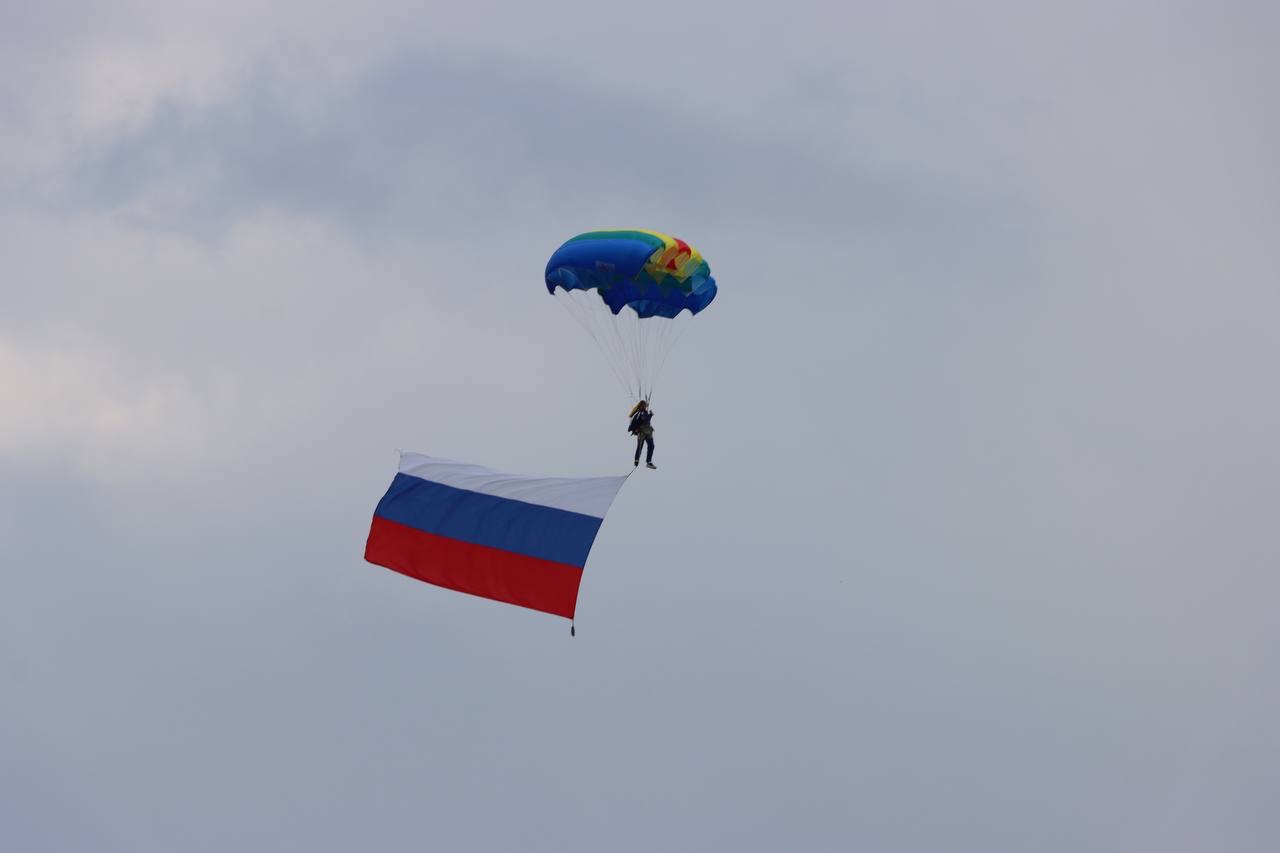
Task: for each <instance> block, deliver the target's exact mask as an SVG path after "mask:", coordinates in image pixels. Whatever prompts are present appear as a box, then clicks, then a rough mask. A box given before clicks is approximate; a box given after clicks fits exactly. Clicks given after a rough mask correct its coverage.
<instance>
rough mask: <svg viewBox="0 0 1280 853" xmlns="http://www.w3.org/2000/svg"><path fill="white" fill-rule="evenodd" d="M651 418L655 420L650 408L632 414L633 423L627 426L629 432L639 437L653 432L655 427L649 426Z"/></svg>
mask: <svg viewBox="0 0 1280 853" xmlns="http://www.w3.org/2000/svg"><path fill="white" fill-rule="evenodd" d="M651 420H653V412H651V411H649V410H648V409H645V410H644V411H642V412H636V413H635V414H634V415H632V416H631V425H630V426H628V427H627V432H629V433H631V434H632V435H634V436H637V437H641V436H644V435H647V434H649V433H652V432H653V427H651V426H649V421H651Z"/></svg>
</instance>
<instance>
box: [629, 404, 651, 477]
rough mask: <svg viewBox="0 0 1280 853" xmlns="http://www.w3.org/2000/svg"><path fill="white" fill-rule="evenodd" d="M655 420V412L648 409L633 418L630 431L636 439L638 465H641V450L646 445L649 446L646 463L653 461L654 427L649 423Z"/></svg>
mask: <svg viewBox="0 0 1280 853" xmlns="http://www.w3.org/2000/svg"><path fill="white" fill-rule="evenodd" d="M651 420H653V412H651V411H649V410H648V409H646V410H644V411H642V412H636V413H635V414H634V415H632V417H631V426H630V431H631V432H632V433H633V434H634V435H635V437H636V464H637V465H639V464H640V448H642V447H644V446H645V445H646V444H647V445H648V446H649V452H648V454H646V456H645V460H644V461H645V462H652V461H653V427H652V426H650V425H649V421H651Z"/></svg>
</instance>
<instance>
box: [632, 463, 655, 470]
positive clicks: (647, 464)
mask: <svg viewBox="0 0 1280 853" xmlns="http://www.w3.org/2000/svg"><path fill="white" fill-rule="evenodd" d="M636 464H637V465H639V464H640V463H639V462H637V463H636ZM644 467H646V468H652V469H653V470H655V471H657V470H658V466H657V465H654V464H653V463H652V462H646V463H644Z"/></svg>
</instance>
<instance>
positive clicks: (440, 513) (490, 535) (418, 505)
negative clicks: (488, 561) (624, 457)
mask: <svg viewBox="0 0 1280 853" xmlns="http://www.w3.org/2000/svg"><path fill="white" fill-rule="evenodd" d="M374 515H377V516H380V517H382V518H385V519H387V520H388V521H395V522H398V523H400V524H403V525H406V526H408V527H412V528H414V529H416V530H421V531H423V532H426V533H434V534H435V535H437V536H446V537H448V538H450V539H458V540H461V541H463V542H469V543H471V544H473V545H487V546H489V547H490V548H500V549H502V550H503V551H512V552H514V553H516V554H523V555H525V556H526V557H538V558H539V559H543V560H552V561H554V562H557V563H568V564H569V565H572V566H577V567H578V568H582V567H583V566H584V565H586V562H587V554H588V553H590V551H591V543H593V542H594V541H595V538H596V532H597V531H599V530H600V523H601V522H602V521H603V519H600V518H596V517H595V516H591V515H583V514H582V513H578V512H570V511H569V510H564V509H556V508H554V507H549V506H539V505H538V504H531V503H525V502H524V501H517V500H512V499H510V498H500V497H495V496H494V495H482V494H480V493H479V492H469V491H467V490H466V489H458V488H455V487H453V486H446V485H443V484H441V483H433V482H431V481H430V480H423V479H422V478H421V477H414V476H412V475H410V474H403V473H400V474H396V477H395V479H394V480H392V481H391V487H390V488H389V489H387V493H386V494H385V495H384V496H383V497H382V500H381V501H379V502H378V508H377V509H376V510H374Z"/></svg>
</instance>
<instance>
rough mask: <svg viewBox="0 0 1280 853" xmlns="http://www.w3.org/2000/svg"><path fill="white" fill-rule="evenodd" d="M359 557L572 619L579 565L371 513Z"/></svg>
mask: <svg viewBox="0 0 1280 853" xmlns="http://www.w3.org/2000/svg"><path fill="white" fill-rule="evenodd" d="M364 558H365V559H366V560H368V561H369V562H370V563H375V564H377V565H379V566H385V567H386V568H388V569H392V570H393V571H397V572H400V573H401V574H403V575H408V576H409V577H411V578H417V579H418V580H420V581H426V582H427V583H431V584H435V585H436V586H443V587H446V588H448V589H456V590H457V591H458V592H466V593H470V594H471V595H478V596H480V597H482V598H492V599H494V600H496V601H505V602H507V603H509V604H518V605H519V606H521V607H529V608H531V609H533V610H541V611H543V612H545V613H554V614H555V615H557V616H564V617H566V618H569V619H572V618H573V612H574V609H575V608H576V607H577V604H578V584H579V583H580V582H581V581H582V569H580V568H578V567H577V566H571V565H568V564H567V563H556V562H552V561H551V560H542V559H539V558H537V557H526V556H524V555H523V554H513V553H512V552H510V551H503V550H501V549H500V548H491V547H489V546H487V545H472V544H471V543H469V542H462V541H460V540H458V539H449V538H447V537H444V536H436V535H435V534H433V533H425V532H423V531H421V530H415V529H414V528H412V527H408V526H406V525H403V524H399V523H397V522H394V521H388V520H387V519H385V518H382V517H380V516H376V515H375V516H374V517H373V526H372V527H370V528H369V542H368V544H367V545H366V546H365V550H364Z"/></svg>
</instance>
